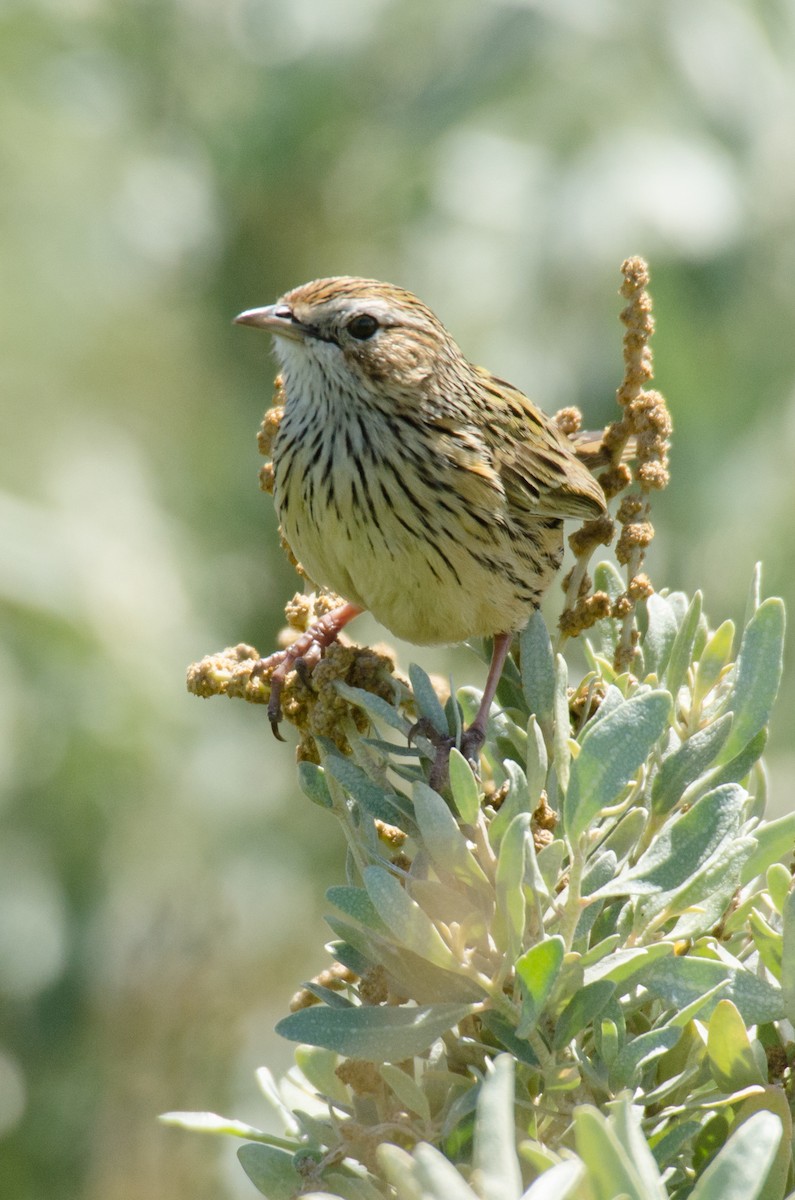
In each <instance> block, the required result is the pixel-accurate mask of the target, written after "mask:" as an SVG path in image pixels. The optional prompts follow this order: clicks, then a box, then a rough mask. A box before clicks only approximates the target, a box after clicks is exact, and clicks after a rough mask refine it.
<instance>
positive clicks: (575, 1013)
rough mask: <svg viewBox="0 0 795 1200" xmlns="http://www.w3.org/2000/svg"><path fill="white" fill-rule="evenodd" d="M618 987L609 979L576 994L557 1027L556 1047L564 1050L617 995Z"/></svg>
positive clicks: (592, 984)
mask: <svg viewBox="0 0 795 1200" xmlns="http://www.w3.org/2000/svg"><path fill="white" fill-rule="evenodd" d="M615 991H616V985H615V984H614V983H612V982H611V981H610V980H608V979H598V980H596V982H595V983H589V984H586V985H585V987H582V988H580V989H579V990H578V991H577V992H575V994H574V996H573V997H572V998H571V1000H570V1001H569V1003H568V1004H567V1005H566V1007H565V1008H564V1009H563V1012H562V1013H561V1014H560V1016H559V1017H558V1020H557V1024H556V1026H555V1038H554V1047H555V1049H556V1050H562V1049H563V1047H564V1046H567V1045H568V1043H569V1042H570V1041H571V1040H572V1038H574V1037H576V1035H577V1034H578V1033H579V1032H580V1030H581V1029H584V1028H585V1026H586V1025H588V1024H589V1023H590V1022H591V1021H593V1020H594V1018H595V1017H597V1016H598V1015H599V1013H600V1012H601V1011H602V1009H604V1008H605V1006H606V1005H607V1004H608V1002H609V1001H610V1000H612V998H613V996H614V995H615Z"/></svg>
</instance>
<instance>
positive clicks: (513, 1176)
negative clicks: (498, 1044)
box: [472, 1054, 522, 1200]
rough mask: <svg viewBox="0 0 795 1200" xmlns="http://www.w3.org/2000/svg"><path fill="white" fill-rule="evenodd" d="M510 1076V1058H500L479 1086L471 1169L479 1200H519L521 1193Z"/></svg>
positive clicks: (511, 1063) (506, 1056) (495, 1061)
mask: <svg viewBox="0 0 795 1200" xmlns="http://www.w3.org/2000/svg"><path fill="white" fill-rule="evenodd" d="M513 1075H514V1065H513V1059H512V1058H511V1056H510V1055H509V1054H499V1055H498V1056H497V1057H496V1058H495V1059H494V1062H493V1063H492V1069H491V1072H490V1073H489V1074H487V1075H486V1077H485V1079H484V1080H483V1083H482V1084H481V1085H480V1092H479V1094H478V1105H477V1109H476V1111H475V1135H474V1146H473V1153H472V1166H473V1168H474V1170H475V1173H476V1176H477V1179H478V1192H479V1193H480V1197H481V1200H518V1197H519V1195H520V1193H521V1190H522V1175H521V1172H520V1170H519V1161H518V1159H517V1155H516V1135H515V1132H514V1124H515V1117H514V1090H513V1089H514V1084H513Z"/></svg>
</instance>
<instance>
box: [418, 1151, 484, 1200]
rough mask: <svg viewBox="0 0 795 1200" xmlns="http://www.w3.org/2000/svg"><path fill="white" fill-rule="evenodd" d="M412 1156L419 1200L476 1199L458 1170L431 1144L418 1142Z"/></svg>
mask: <svg viewBox="0 0 795 1200" xmlns="http://www.w3.org/2000/svg"><path fill="white" fill-rule="evenodd" d="M412 1157H413V1159H414V1164H415V1165H414V1176H415V1178H416V1180H417V1183H418V1184H419V1187H420V1193H419V1194H420V1197H421V1200H477V1196H476V1193H475V1192H473V1191H472V1188H471V1187H469V1185H468V1184H467V1183H465V1182H464V1180H463V1179H462V1178H461V1175H460V1172H459V1171H457V1170H456V1168H455V1167H454V1166H453V1164H452V1163H451V1162H448V1160H447V1159H446V1158H445V1156H444V1155H443V1154H440V1153H439V1151H438V1150H436V1149H435V1148H434V1147H433V1146H429V1145H427V1143H424V1142H422V1143H420V1145H419V1146H416V1147H415V1149H414V1154H413V1156H412Z"/></svg>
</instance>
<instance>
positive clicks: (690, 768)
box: [651, 713, 732, 816]
mask: <svg viewBox="0 0 795 1200" xmlns="http://www.w3.org/2000/svg"><path fill="white" fill-rule="evenodd" d="M731 726H732V715H731V713H724V715H723V716H722V717H718V719H717V720H716V721H711V722H710V724H709V725H705V726H704V728H703V729H698V730H697V731H696V732H695V733H694V734H692V736H691V737H689V738H688V739H687V740H686V741H684V742H682V744H681V745H680V746H679V747H677V749H676V750H674V751H673V753H671V754H669V755H668V756H667V758H665V759H664V760H663V764H662V766H661V767H660V770H659V772H658V773H657V776H656V778H655V780H654V785H653V786H652V790H651V800H652V809H653V811H654V813H655V815H656V816H663V814H664V813H667V812H669V811H670V810H671V809H672V808H673V807H674V805H675V804H676V803H677V801H678V800H680V799H681V798H682V794H683V793H684V790H685V788H686V787H688V786H689V785H690V784H691V783H693V782H694V781H695V780H696V779H698V777H699V776H700V775H701V774H702V773H703V772H704V771H706V770H707V768H708V767H710V766H711V765H712V763H713V762H714V761H715V759H716V758H717V756H718V754H719V752H720V750H721V747H722V746H724V745H725V743H726V741H727V740H728V737H729V733H730V731H731Z"/></svg>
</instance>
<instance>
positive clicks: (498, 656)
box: [461, 633, 513, 759]
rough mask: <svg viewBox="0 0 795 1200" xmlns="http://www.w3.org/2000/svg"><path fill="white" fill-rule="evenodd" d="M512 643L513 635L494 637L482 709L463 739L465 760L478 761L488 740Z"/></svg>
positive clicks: (500, 634)
mask: <svg viewBox="0 0 795 1200" xmlns="http://www.w3.org/2000/svg"><path fill="white" fill-rule="evenodd" d="M512 641H513V634H512V633H497V634H495V635H494V649H493V650H492V653H491V664H490V666H489V673H488V675H487V676H486V686H485V687H484V689H483V699H482V700H481V702H480V708H479V709H478V711H477V715H476V717H475V719H474V721H473V722H472V724H471V725H470V726H469V729H466V730H465V731H464V735H463V737H462V738H461V753H462V754H463V755H464V757H465V758H469V759H477V756H478V752H479V750H480V748H481V746H482V745H483V743H484V742H485V740H486V726H487V725H488V720H489V709H490V708H491V702H492V700H493V699H494V694H495V692H496V691H497V684H498V683H499V682H500V676H501V675H502V668H503V667H504V666H505V660H506V658H507V657H508V651H509V650H510V648H511V642H512Z"/></svg>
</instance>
